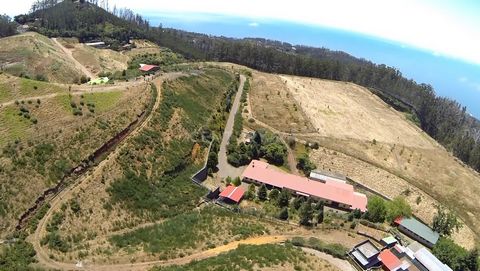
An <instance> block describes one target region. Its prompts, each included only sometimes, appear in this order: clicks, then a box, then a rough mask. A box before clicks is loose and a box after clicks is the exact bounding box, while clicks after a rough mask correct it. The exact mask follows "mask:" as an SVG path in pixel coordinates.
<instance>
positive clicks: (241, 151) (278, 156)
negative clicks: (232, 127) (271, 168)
mask: <svg viewBox="0 0 480 271" xmlns="http://www.w3.org/2000/svg"><path fill="white" fill-rule="evenodd" d="M286 155H287V147H286V146H285V144H283V142H282V141H281V140H280V138H279V137H278V136H277V135H275V134H272V133H270V132H268V131H260V130H258V131H255V132H254V134H253V136H252V140H251V141H250V144H245V143H243V142H241V143H240V144H237V139H236V138H235V137H232V138H231V140H230V143H229V144H228V146H227V160H228V163H230V164H231V165H233V166H237V167H238V166H242V165H247V164H248V163H250V161H252V159H259V158H265V159H266V160H267V161H268V162H269V163H271V164H274V165H279V166H280V165H283V164H284V162H285V160H286Z"/></svg>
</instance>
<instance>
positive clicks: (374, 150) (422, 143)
mask: <svg viewBox="0 0 480 271" xmlns="http://www.w3.org/2000/svg"><path fill="white" fill-rule="evenodd" d="M265 76H266V78H265ZM260 78H262V79H263V80H265V79H266V80H267V81H271V82H275V83H276V84H277V85H276V88H275V89H272V90H270V92H272V91H276V90H277V88H280V85H278V81H279V80H281V82H282V83H283V87H285V88H287V90H288V93H290V96H289V97H291V99H292V100H294V102H295V103H296V104H298V105H299V109H300V110H302V111H303V112H304V115H302V116H305V117H304V119H300V121H298V120H297V119H295V122H304V123H307V122H308V121H309V122H310V123H312V128H313V129H314V130H315V131H316V133H296V136H297V137H298V138H300V139H303V140H309V141H315V142H318V143H320V145H321V146H322V147H323V148H321V149H320V150H318V151H313V152H311V158H312V159H313V160H314V161H315V162H316V164H317V166H318V167H319V168H322V169H325V170H331V171H334V172H338V173H342V174H345V175H347V176H349V177H350V178H352V179H354V180H355V181H358V182H360V183H363V184H365V185H367V186H370V187H371V188H374V189H376V190H378V191H380V192H382V193H385V194H386V195H387V196H390V197H394V196H397V195H400V194H403V195H405V196H407V199H408V200H409V201H410V203H411V204H412V206H413V208H414V210H415V211H416V214H417V215H418V216H419V217H420V218H422V219H423V220H425V221H426V222H431V220H432V216H433V214H434V213H435V208H434V205H436V204H439V203H441V204H443V205H446V206H448V207H450V208H452V209H454V210H455V211H456V212H457V213H458V214H460V216H461V218H462V219H463V221H464V222H465V223H466V225H467V227H464V228H463V229H462V230H461V232H460V233H459V234H456V236H455V239H456V240H457V242H458V243H460V244H462V245H464V246H465V247H468V248H471V247H472V246H473V245H474V244H475V236H476V234H474V233H473V232H472V230H473V231H474V232H476V233H477V234H478V233H480V220H479V219H478V218H479V217H480V209H479V208H478V202H479V201H478V195H479V194H480V177H479V174H478V173H476V172H474V171H473V170H471V169H470V168H467V167H465V166H464V165H463V164H462V163H460V162H458V160H457V159H455V158H454V157H453V156H452V155H451V154H450V153H448V152H447V151H446V150H445V149H444V148H442V147H441V146H440V145H439V144H438V143H436V142H435V141H434V140H433V139H431V138H430V137H429V136H428V135H426V134H425V133H424V132H422V131H421V130H420V129H419V128H418V127H416V126H415V125H414V124H413V123H411V122H410V121H409V120H407V118H406V116H405V115H403V114H402V113H400V112H397V111H395V110H394V109H392V108H391V107H389V106H388V105H387V104H385V103H384V102H383V101H381V100H380V99H379V98H378V97H376V96H375V95H373V94H371V93H370V92H369V91H368V90H366V89H365V88H362V87H360V86H357V85H354V84H351V83H345V82H334V81H328V80H319V79H311V78H302V77H294V76H276V75H263V76H261V77H260ZM254 81H255V80H254ZM271 84H273V83H271ZM267 85H268V84H267ZM256 92H258V93H262V92H265V90H263V89H256V88H255V87H253V88H252V91H251V93H252V94H251V96H250V98H251V99H252V101H251V102H252V105H255V104H257V105H260V104H262V105H265V106H264V107H263V108H265V109H264V110H265V111H266V110H268V109H267V108H275V107H278V106H280V105H281V104H283V103H284V101H283V100H273V99H266V97H265V95H258V93H257V95H254V93H256ZM269 103H275V104H273V105H271V104H269ZM259 110H262V109H261V108H260V109H259V108H256V107H255V106H253V113H254V117H255V118H257V119H259V120H261V121H264V120H263V119H262V112H263V111H262V112H260V111H259ZM278 116H282V117H278ZM264 122H265V121H264ZM286 122H293V119H292V117H290V114H282V115H277V117H276V118H270V119H269V121H268V122H266V123H268V124H269V125H271V126H272V127H274V128H276V129H278V130H280V131H282V132H286V133H289V132H290V130H289V129H288V128H286V127H285V126H283V123H286ZM294 134H295V133H294ZM417 202H418V204H417Z"/></svg>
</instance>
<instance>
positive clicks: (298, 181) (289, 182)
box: [242, 160, 367, 212]
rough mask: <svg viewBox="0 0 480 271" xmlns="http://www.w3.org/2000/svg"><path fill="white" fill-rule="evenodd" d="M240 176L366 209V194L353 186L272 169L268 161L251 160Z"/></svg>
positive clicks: (361, 209)
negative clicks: (355, 189)
mask: <svg viewBox="0 0 480 271" xmlns="http://www.w3.org/2000/svg"><path fill="white" fill-rule="evenodd" d="M242 178H249V179H252V180H256V181H258V182H261V183H264V184H267V185H271V186H274V187H278V188H285V189H289V190H292V191H295V192H296V193H297V194H300V195H307V196H313V197H318V198H322V199H325V200H330V201H333V202H338V203H342V204H345V205H349V206H350V209H352V210H355V209H359V210H360V211H362V212H365V211H366V210H367V196H365V195H364V194H361V193H357V192H355V191H354V190H353V186H351V185H349V184H346V183H341V182H335V181H326V182H325V183H323V182H318V181H314V180H310V179H308V178H307V177H301V176H297V175H293V174H289V173H284V172H280V171H277V170H275V169H272V168H271V167H270V165H269V164H268V163H265V162H262V161H259V160H252V161H251V162H250V164H249V165H248V167H247V168H246V169H245V171H244V172H243V175H242Z"/></svg>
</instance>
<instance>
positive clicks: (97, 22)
mask: <svg viewBox="0 0 480 271" xmlns="http://www.w3.org/2000/svg"><path fill="white" fill-rule="evenodd" d="M100 6H103V7H105V8H108V4H105V2H104V1H101V3H99V2H98V1H78V2H77V1H72V0H64V1H59V0H37V1H35V2H34V4H33V5H32V8H31V12H30V13H29V14H22V15H18V16H16V17H15V21H17V22H18V23H20V24H25V23H29V25H30V26H31V28H32V30H35V31H38V32H39V33H41V34H44V35H47V36H62V37H78V38H79V40H80V41H82V42H83V41H89V40H95V39H101V40H102V41H105V42H106V43H107V44H108V45H110V46H111V48H113V49H118V48H120V45H121V44H125V43H127V42H128V41H129V40H130V39H131V38H145V37H146V32H148V29H149V28H150V25H149V23H148V21H147V20H146V19H144V18H143V17H142V16H140V15H138V14H135V13H133V12H132V11H131V10H128V9H117V8H116V7H115V8H114V9H113V10H112V11H109V10H108V9H107V10H105V9H103V8H101V7H100Z"/></svg>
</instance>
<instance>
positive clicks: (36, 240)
mask: <svg viewBox="0 0 480 271" xmlns="http://www.w3.org/2000/svg"><path fill="white" fill-rule="evenodd" d="M182 75H183V74H182V73H169V74H163V75H162V76H160V77H158V78H156V79H154V80H153V83H154V84H155V86H156V87H157V90H158V94H157V97H155V104H154V106H153V108H152V111H151V112H155V111H156V110H157V109H158V107H159V106H160V97H161V87H162V83H163V81H164V80H173V79H175V78H178V77H180V76H182ZM151 118H152V114H150V115H148V116H147V117H146V118H145V119H144V121H143V122H142V123H141V124H140V125H139V126H137V127H136V128H135V130H134V131H132V132H131V133H130V134H129V135H128V136H127V137H126V138H125V139H124V140H123V142H122V143H120V144H119V146H118V147H117V148H116V149H115V150H114V151H112V152H111V153H110V154H109V155H108V156H107V157H106V158H105V159H104V160H102V161H101V162H100V163H99V164H98V166H96V167H95V168H94V169H93V170H92V171H91V172H89V173H86V174H84V175H82V176H81V177H80V179H79V180H78V181H77V182H76V183H75V184H74V185H72V186H70V187H68V188H66V189H65V190H63V191H61V192H60V193H59V194H58V195H56V196H55V197H54V198H53V199H52V200H51V201H50V206H51V207H50V209H49V210H48V211H47V213H46V214H45V216H44V217H43V218H42V219H41V220H40V221H39V223H38V226H37V228H36V230H35V233H34V234H33V236H30V237H29V238H28V241H30V242H31V243H32V244H33V247H34V249H35V251H36V252H37V259H38V262H39V264H40V265H42V266H45V267H48V268H51V269H66V270H71V269H76V267H75V265H73V266H72V265H71V264H65V263H59V262H56V261H54V260H52V259H50V257H49V256H48V252H47V251H46V250H45V249H44V248H43V247H42V246H41V245H40V240H41V238H42V236H44V235H45V234H46V226H47V222H48V221H49V219H50V218H51V216H52V215H53V213H54V212H55V211H56V210H57V209H58V208H60V206H61V204H62V203H63V202H64V201H65V200H68V199H69V196H70V195H71V194H72V193H75V192H76V191H78V190H79V189H82V184H85V183H87V182H88V181H91V180H93V177H95V176H98V175H99V174H101V172H102V170H103V168H104V167H105V166H106V165H107V164H108V162H109V161H111V160H112V159H115V158H116V157H117V156H118V155H119V153H120V151H121V150H122V148H123V147H125V142H127V140H128V139H129V138H132V137H134V136H135V135H138V133H139V132H140V131H141V130H143V129H144V128H145V127H146V126H147V124H148V123H149V122H150V120H151ZM111 270H116V269H111Z"/></svg>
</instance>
